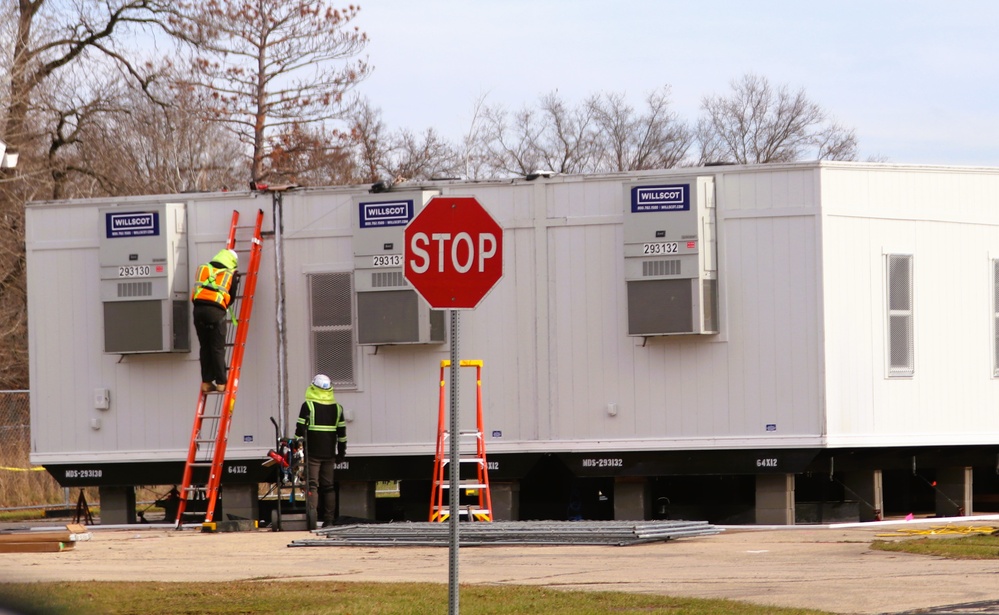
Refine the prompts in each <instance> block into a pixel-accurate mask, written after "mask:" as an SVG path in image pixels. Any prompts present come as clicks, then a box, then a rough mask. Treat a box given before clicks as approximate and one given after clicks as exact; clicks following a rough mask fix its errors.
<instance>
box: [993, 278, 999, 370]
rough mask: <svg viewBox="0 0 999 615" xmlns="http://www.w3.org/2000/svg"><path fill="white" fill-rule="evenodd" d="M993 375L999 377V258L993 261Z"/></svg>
mask: <svg viewBox="0 0 999 615" xmlns="http://www.w3.org/2000/svg"><path fill="white" fill-rule="evenodd" d="M992 375H993V376H994V377H999V259H994V260H993V261H992Z"/></svg>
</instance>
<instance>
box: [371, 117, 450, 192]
mask: <svg viewBox="0 0 999 615" xmlns="http://www.w3.org/2000/svg"><path fill="white" fill-rule="evenodd" d="M387 166H388V168H387V171H388V175H389V177H391V178H393V181H400V180H410V179H433V178H437V177H455V176H457V174H458V173H459V169H460V168H461V162H460V159H459V156H458V154H457V152H456V151H455V149H454V147H453V146H452V145H451V144H449V143H448V142H447V141H445V140H444V139H442V138H441V137H440V136H439V135H438V134H437V132H436V131H435V130H434V129H433V128H428V129H427V130H426V131H424V132H423V133H422V134H420V135H416V134H414V133H412V132H410V131H408V130H401V131H399V132H398V133H397V135H396V136H395V137H394V138H393V142H392V150H391V155H390V157H389V162H388V165H387Z"/></svg>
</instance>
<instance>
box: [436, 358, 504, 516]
mask: <svg viewBox="0 0 999 615" xmlns="http://www.w3.org/2000/svg"><path fill="white" fill-rule="evenodd" d="M449 367H451V361H449V360H447V359H445V360H443V361H441V375H440V386H441V391H440V406H439V408H438V411H437V454H436V455H434V480H433V490H432V491H431V495H430V521H431V522H444V521H446V520H447V518H448V517H450V516H451V511H450V510H449V502H450V499H449V498H445V496H444V492H445V491H447V490H449V489H450V488H451V480H450V472H449V470H448V465H449V463H450V462H451V459H450V458H449V455H450V444H449V442H450V441H449V438H450V434H449V433H448V430H447V412H446V411H445V409H444V408H445V406H447V392H446V391H445V389H444V382H445V377H444V370H445V369H446V368H449ZM458 367H474V368H475V425H476V428H475V431H459V434H458V436H459V438H461V439H460V440H459V447H458V456H459V458H458V463H459V466H458V469H459V473H458V476H459V480H458V483H459V484H458V486H457V488H458V489H461V490H462V491H463V492H465V494H466V495H470V496H472V498H473V499H474V494H476V493H477V494H478V504H477V505H472V504H470V505H467V506H465V507H463V508H461V507H460V508H459V510H458V513H457V514H458V515H459V517H458V518H459V519H461V517H462V516H465V517H466V518H467V520H468V521H492V520H493V513H492V509H493V503H492V496H491V494H490V493H489V463H488V462H487V461H486V440H485V430H484V428H483V424H482V361H479V360H474V361H459V362H458ZM473 445H474V451H472V450H471V449H472V448H473ZM466 449H467V450H466ZM469 466H470V467H471V468H473V469H474V477H468V478H462V475H463V474H465V473H463V472H461V469H462V468H464V467H469ZM468 474H473V472H468Z"/></svg>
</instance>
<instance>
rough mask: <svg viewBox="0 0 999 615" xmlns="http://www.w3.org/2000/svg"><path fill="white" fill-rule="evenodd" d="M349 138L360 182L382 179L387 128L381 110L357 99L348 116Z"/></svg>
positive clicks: (386, 153) (386, 150) (386, 147)
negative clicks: (356, 162)
mask: <svg viewBox="0 0 999 615" xmlns="http://www.w3.org/2000/svg"><path fill="white" fill-rule="evenodd" d="M349 123H350V134H351V140H352V142H353V144H354V148H355V152H356V153H355V155H356V158H357V161H358V167H359V175H360V178H361V181H362V182H376V181H379V180H382V179H385V177H383V173H384V172H385V168H386V167H387V166H388V160H389V149H388V145H387V144H388V140H389V136H388V128H387V127H386V126H385V122H384V121H382V112H381V110H379V109H377V108H375V107H373V106H372V105H371V103H369V102H368V101H366V100H361V101H358V103H357V104H356V105H355V106H354V109H353V111H352V113H351V115H350V118H349Z"/></svg>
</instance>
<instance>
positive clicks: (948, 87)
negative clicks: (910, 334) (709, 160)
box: [356, 0, 999, 166]
mask: <svg viewBox="0 0 999 615" xmlns="http://www.w3.org/2000/svg"><path fill="white" fill-rule="evenodd" d="M360 6H361V12H360V15H359V17H358V20H357V22H356V25H358V27H360V29H361V30H362V31H364V32H366V33H367V34H368V36H369V37H370V39H371V42H370V44H369V46H368V49H367V55H368V59H369V61H370V62H371V63H372V64H373V65H374V66H375V70H374V73H373V74H372V76H371V77H369V78H368V79H367V80H366V81H365V82H364V83H362V84H361V85H360V86H359V89H358V92H359V93H360V94H362V95H363V96H365V97H367V98H368V99H369V100H370V101H371V102H372V104H373V105H374V106H376V107H378V108H380V109H381V110H382V114H383V119H384V121H385V122H386V124H387V125H388V127H389V128H391V129H398V128H407V129H410V130H412V131H415V132H422V131H423V130H425V129H426V128H429V127H434V128H435V129H436V130H438V131H439V132H440V134H442V135H443V136H445V137H447V138H449V139H459V138H460V137H461V135H462V134H464V133H465V132H466V131H467V130H468V128H469V124H470V122H471V120H472V112H473V109H474V106H475V102H476V101H477V100H478V99H479V98H481V97H483V96H484V97H485V102H486V104H489V105H502V106H505V107H506V108H508V109H511V110H513V109H519V108H520V107H522V106H524V105H525V104H533V103H535V102H537V100H538V98H539V97H540V96H542V95H544V94H547V93H549V92H552V91H555V90H557V91H558V93H559V95H561V96H562V98H563V99H564V100H565V101H567V102H570V103H573V104H576V103H579V102H581V101H582V100H583V99H585V98H586V97H587V96H589V95H592V94H597V93H608V92H615V93H621V94H624V95H625V96H627V98H628V99H629V101H630V102H631V103H632V104H633V106H635V107H636V108H639V107H641V106H642V101H643V99H644V97H645V95H646V94H647V93H649V92H650V91H652V90H654V89H656V88H659V87H661V86H663V85H669V86H671V88H672V97H673V104H674V109H675V111H676V112H677V113H678V114H679V115H680V117H681V118H683V119H685V120H687V121H689V122H691V123H693V122H695V121H696V119H697V117H698V115H699V113H700V101H701V99H702V98H703V97H704V96H705V95H712V94H725V93H727V92H728V91H729V84H730V82H731V81H732V80H733V79H738V78H740V77H742V76H743V75H745V74H747V73H750V72H753V73H756V74H758V75H761V76H764V77H766V78H767V79H768V80H769V81H770V82H771V83H772V84H777V85H781V84H786V85H789V86H791V87H792V88H795V89H796V88H804V90H805V92H806V94H807V95H808V97H809V98H810V99H812V100H813V101H814V102H816V103H818V104H819V105H820V106H822V107H823V109H825V110H826V111H827V112H828V113H829V114H830V115H831V116H832V117H834V118H835V119H836V120H837V121H838V122H840V123H841V124H843V125H845V126H848V127H852V128H854V129H855V130H856V132H857V137H858V140H859V146H860V147H859V149H860V158H861V159H866V158H868V157H870V156H881V157H885V158H886V159H887V160H889V161H891V162H898V163H916V164H920V163H922V164H953V165H974V166H999V2H996V1H994V0H968V1H960V0H956V1H954V2H943V1H941V0H937V1H935V2H930V1H923V0H910V1H907V2H902V1H887V0H866V1H856V0H826V1H825V2H814V1H813V2H809V1H803V0H797V1H792V0H774V1H767V0H756V1H755V2H750V1H735V0H733V1H730V2H721V1H717V0H715V1H712V0H700V1H696V0H690V1H671V0H659V1H656V0H603V1H599V2H598V1H594V0H419V1H418V0H365V1H364V2H362V3H361V4H360Z"/></svg>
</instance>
